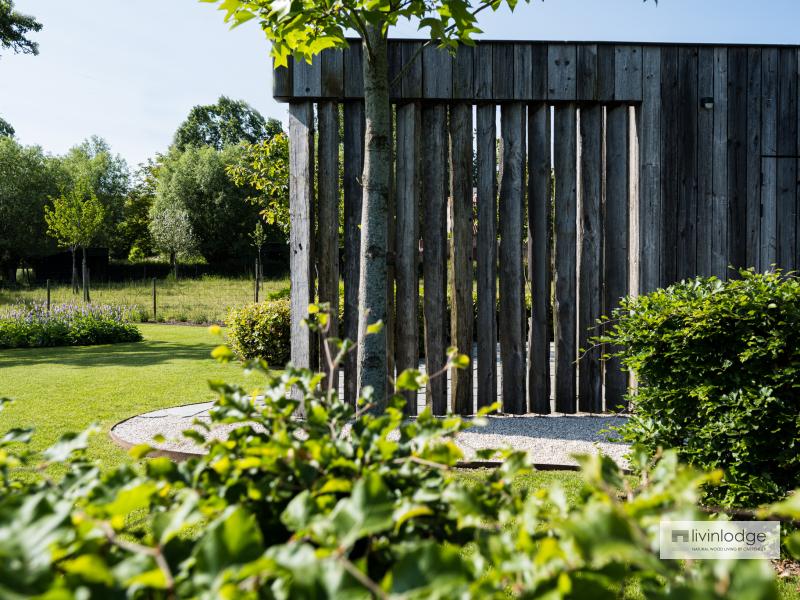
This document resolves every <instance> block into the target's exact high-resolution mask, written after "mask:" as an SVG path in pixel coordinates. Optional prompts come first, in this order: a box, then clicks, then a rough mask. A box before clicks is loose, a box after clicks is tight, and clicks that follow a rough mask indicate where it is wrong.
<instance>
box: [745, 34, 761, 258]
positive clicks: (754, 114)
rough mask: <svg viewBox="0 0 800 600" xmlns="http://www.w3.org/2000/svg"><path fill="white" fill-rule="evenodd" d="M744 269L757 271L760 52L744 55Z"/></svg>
mask: <svg viewBox="0 0 800 600" xmlns="http://www.w3.org/2000/svg"><path fill="white" fill-rule="evenodd" d="M746 154H747V251H746V257H747V266H752V267H755V268H756V269H761V48H750V49H748V51H747V148H746Z"/></svg>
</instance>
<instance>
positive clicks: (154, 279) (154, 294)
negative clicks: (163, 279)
mask: <svg viewBox="0 0 800 600" xmlns="http://www.w3.org/2000/svg"><path fill="white" fill-rule="evenodd" d="M156 308H157V307H156V278H155V277H153V323H155V322H156Z"/></svg>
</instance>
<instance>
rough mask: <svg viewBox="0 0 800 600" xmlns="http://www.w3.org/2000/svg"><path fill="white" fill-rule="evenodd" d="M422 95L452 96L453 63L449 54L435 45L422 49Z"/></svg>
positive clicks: (430, 97)
mask: <svg viewBox="0 0 800 600" xmlns="http://www.w3.org/2000/svg"><path fill="white" fill-rule="evenodd" d="M422 96H423V97H424V98H427V99H435V100H449V99H450V98H452V96H453V65H452V59H451V58H450V54H449V53H448V52H447V50H445V49H443V48H438V47H436V46H435V45H430V46H425V48H424V49H423V50H422Z"/></svg>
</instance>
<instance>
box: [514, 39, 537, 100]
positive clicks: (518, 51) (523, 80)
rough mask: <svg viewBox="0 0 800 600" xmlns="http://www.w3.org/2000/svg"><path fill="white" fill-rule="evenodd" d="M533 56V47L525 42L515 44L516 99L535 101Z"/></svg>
mask: <svg viewBox="0 0 800 600" xmlns="http://www.w3.org/2000/svg"><path fill="white" fill-rule="evenodd" d="M532 61H533V55H532V52H531V45H530V44H528V43H524V42H517V43H516V44H514V99H515V100H532V99H533V78H532V77H531V75H532V69H533V64H532Z"/></svg>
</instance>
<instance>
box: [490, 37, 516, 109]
mask: <svg viewBox="0 0 800 600" xmlns="http://www.w3.org/2000/svg"><path fill="white" fill-rule="evenodd" d="M492 70H493V73H492V96H493V98H494V99H495V100H511V99H512V98H513V97H514V44H511V43H504V42H494V43H493V44H492Z"/></svg>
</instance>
